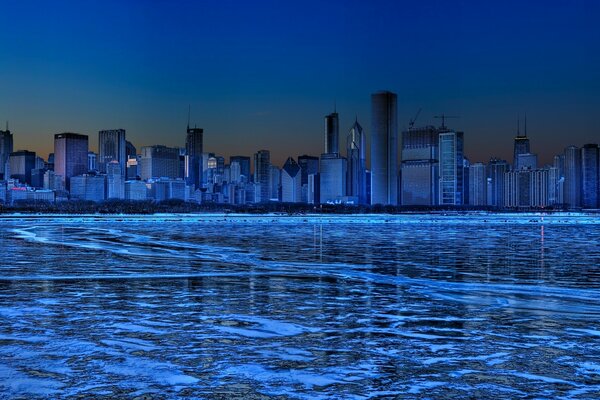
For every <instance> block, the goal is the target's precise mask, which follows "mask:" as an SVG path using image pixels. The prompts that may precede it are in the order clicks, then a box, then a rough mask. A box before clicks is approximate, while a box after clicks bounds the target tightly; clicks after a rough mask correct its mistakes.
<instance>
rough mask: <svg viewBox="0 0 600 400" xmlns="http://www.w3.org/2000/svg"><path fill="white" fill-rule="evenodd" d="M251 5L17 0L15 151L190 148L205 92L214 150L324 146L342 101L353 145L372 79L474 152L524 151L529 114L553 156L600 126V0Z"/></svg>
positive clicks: (12, 90)
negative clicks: (77, 138) (107, 139)
mask: <svg viewBox="0 0 600 400" xmlns="http://www.w3.org/2000/svg"><path fill="white" fill-rule="evenodd" d="M541 5H543V7H541ZM248 7H249V6H246V5H239V4H235V5H233V4H223V5H221V4H217V3H210V2H207V3H202V4H199V3H179V4H178V5H176V6H172V5H169V6H160V5H159V6H150V5H146V4H144V3H143V2H129V3H127V4H118V3H103V4H98V5H92V4H82V5H78V6H77V7H75V6H74V5H73V3H70V2H58V3H56V4H53V5H52V7H50V6H48V5H45V4H44V3H39V4H29V5H23V4H10V5H7V6H6V7H5V9H3V11H5V17H6V18H5V23H4V24H3V25H2V27H0V45H2V48H3V65H2V66H0V79H1V80H2V82H3V90H2V93H1V95H0V121H3V122H4V121H5V120H8V121H10V129H11V131H12V132H13V133H14V134H15V150H20V149H28V150H32V151H35V152H36V153H38V154H40V155H42V156H44V157H46V156H47V153H49V152H51V151H52V136H53V135H54V134H57V133H61V132H78V133H82V134H86V135H90V136H91V135H95V134H96V133H97V132H98V131H100V130H105V129H117V128H122V129H125V130H126V131H127V133H128V138H129V140H131V141H132V142H133V143H134V144H135V145H136V146H137V147H138V148H140V147H142V146H149V145H154V144H165V145H167V146H177V147H183V146H184V144H185V143H184V140H185V139H184V138H182V135H181V132H182V131H183V130H184V129H185V126H186V122H187V115H188V105H191V110H192V112H191V114H192V117H191V126H198V127H199V128H202V129H204V132H205V143H204V147H205V148H206V149H210V151H214V152H215V153H218V154H222V155H223V156H225V157H226V158H227V157H229V156H231V155H237V154H247V155H251V154H253V153H254V152H255V151H257V150H258V149H261V148H269V149H270V150H271V153H272V160H273V162H274V163H276V164H277V165H283V163H284V162H285V160H286V159H287V157H288V156H290V155H299V154H313V155H318V154H320V153H321V152H322V141H323V138H322V134H321V132H322V123H323V122H322V121H323V120H322V118H323V115H326V114H328V113H331V112H333V111H334V110H335V111H337V112H338V113H339V122H340V124H339V129H340V131H341V132H342V137H341V138H340V143H339V147H340V149H342V148H344V147H345V139H346V133H347V132H348V130H349V129H350V128H351V126H352V124H353V123H354V121H355V117H356V116H357V117H358V121H359V122H360V124H361V125H362V126H363V127H364V128H365V134H366V135H367V137H368V138H370V136H371V132H370V127H371V121H370V99H369V94H370V93H372V92H375V91H377V90H382V89H387V90H390V91H392V92H394V93H397V94H398V130H399V132H398V135H399V136H400V133H401V131H402V130H403V129H405V128H406V127H407V126H408V124H409V121H410V120H411V119H412V118H413V117H414V116H415V114H416V113H417V111H418V110H419V109H421V108H422V109H423V111H422V112H421V114H420V117H419V119H418V120H417V122H416V125H417V126H426V125H429V124H433V122H437V121H435V120H434V119H433V116H434V115H439V114H441V113H447V114H449V115H458V116H460V117H461V118H460V119H458V120H453V121H452V124H451V126H452V127H453V128H455V129H457V130H460V131H463V132H465V135H466V136H467V137H468V140H466V141H465V154H466V155H467V156H468V157H469V158H470V159H471V161H473V162H477V161H487V160H488V159H489V157H490V156H495V157H498V158H502V159H507V160H511V159H512V157H511V152H512V146H511V141H512V137H513V136H514V135H515V133H516V132H515V131H516V120H517V117H518V116H519V115H520V116H521V118H523V117H524V115H525V113H527V116H528V125H529V132H528V135H529V136H530V137H531V139H532V142H533V143H535V145H534V146H533V148H532V152H535V153H537V154H538V155H539V161H540V163H542V164H543V163H549V162H551V161H552V156H553V155H554V154H556V153H558V152H560V151H561V150H562V149H563V148H564V147H565V146H566V145H568V144H574V145H582V144H584V143H590V142H595V141H597V140H596V139H595V138H596V137H597V135H598V133H597V129H596V128H595V124H594V121H593V118H594V110H596V109H598V107H600V96H599V94H598V93H600V90H599V89H600V87H599V85H600V76H599V74H600V68H599V66H600V56H599V55H598V53H597V51H596V45H595V44H596V43H597V42H598V41H599V39H600V28H599V27H598V26H597V24H595V22H594V20H593V16H594V15H598V8H599V7H600V6H599V5H598V4H597V3H592V2H576V3H574V4H569V5H564V4H562V5H561V4H549V3H547V2H544V3H539V4H536V3H528V4H525V5H522V4H519V5H518V7H517V4H516V3H510V2H509V3H503V4H487V5H481V4H477V3H471V2H464V3H460V4H453V3H449V4H446V3H445V2H442V3H435V2H433V3H426V4H422V5H421V4H412V3H404V2H393V3H392V2H375V3H372V4H371V3H370V4H361V3H351V2H343V3H342V2H339V3H336V2H332V3H329V4H325V5H323V4H318V5H317V4H316V3H303V5H302V7H298V6H296V5H293V4H276V3H270V2H259V3H256V4H253V6H252V15H253V17H254V18H253V19H252V20H247V19H246V18H245V16H246V15H247V14H248V12H250V11H249V9H248ZM540 7H541V8H543V10H544V11H543V12H540V11H539V9H540ZM54 19H60V20H65V21H68V22H69V23H67V24H58V25H57V24H54V23H51V22H50V21H51V20H54ZM357 20H360V23H356V22H357ZM449 26H451V27H453V28H452V29H448V27H449ZM107 27H110V29H109V28H107ZM2 125H4V123H3V124H2ZM434 125H436V126H437V125H438V124H437V123H436V124H434ZM566 137H568V138H569V140H570V141H571V143H565V141H564V138H566ZM293 138H301V139H302V140H297V141H294V140H290V139H293ZM95 145H96V144H95V141H93V142H92V146H91V148H92V150H94V151H97V149H95ZM366 145H367V153H366V154H367V158H370V153H371V152H370V146H371V142H370V140H367V143H366ZM368 162H369V163H370V161H368Z"/></svg>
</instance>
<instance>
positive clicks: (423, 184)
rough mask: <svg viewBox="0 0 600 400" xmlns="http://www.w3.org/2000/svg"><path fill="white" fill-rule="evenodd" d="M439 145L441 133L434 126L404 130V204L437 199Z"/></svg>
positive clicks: (432, 203)
mask: <svg viewBox="0 0 600 400" xmlns="http://www.w3.org/2000/svg"><path fill="white" fill-rule="evenodd" d="M438 146H439V134H438V130H437V129H436V128H435V127H433V126H425V127H423V128H410V129H408V130H406V131H404V132H402V152H401V157H400V158H401V160H402V162H401V166H402V181H401V185H400V187H401V191H400V196H401V204H402V205H409V206H414V205H422V206H433V205H436V204H437V203H438V194H437V193H438V185H439V182H438V180H439V179H438V157H439V156H438V153H439V151H438Z"/></svg>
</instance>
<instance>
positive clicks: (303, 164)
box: [298, 154, 319, 203]
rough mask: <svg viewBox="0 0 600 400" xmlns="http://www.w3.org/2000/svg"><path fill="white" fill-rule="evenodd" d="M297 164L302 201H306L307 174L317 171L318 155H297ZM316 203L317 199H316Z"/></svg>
mask: <svg viewBox="0 0 600 400" xmlns="http://www.w3.org/2000/svg"><path fill="white" fill-rule="evenodd" d="M298 165H299V166H300V176H301V185H302V202H303V203H307V202H308V192H309V185H308V176H309V175H315V174H318V173H319V157H314V156H309V155H306V154H304V155H301V156H299V157H298ZM317 203H318V199H317Z"/></svg>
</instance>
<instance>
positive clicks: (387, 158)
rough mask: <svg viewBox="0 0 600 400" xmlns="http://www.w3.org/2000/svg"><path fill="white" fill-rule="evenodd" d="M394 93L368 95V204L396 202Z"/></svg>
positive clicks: (396, 162)
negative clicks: (369, 156) (369, 164)
mask: <svg viewBox="0 0 600 400" xmlns="http://www.w3.org/2000/svg"><path fill="white" fill-rule="evenodd" d="M397 108H398V106H397V95H396V94H395V93H391V92H387V91H384V92H378V93H374V94H372V95H371V137H372V143H371V204H390V205H396V204H398V122H397V121H398V109H397Z"/></svg>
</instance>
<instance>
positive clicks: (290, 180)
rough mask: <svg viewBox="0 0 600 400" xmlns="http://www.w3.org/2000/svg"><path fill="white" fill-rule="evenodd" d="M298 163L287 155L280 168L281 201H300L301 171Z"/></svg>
mask: <svg viewBox="0 0 600 400" xmlns="http://www.w3.org/2000/svg"><path fill="white" fill-rule="evenodd" d="M301 172H302V171H301V169H300V166H299V165H298V163H297V162H296V161H295V160H294V159H293V158H292V157H289V158H288V159H287V160H286V162H285V164H284V165H283V168H282V169H281V201H282V202H285V203H299V202H300V201H302V180H301V178H302V173H301Z"/></svg>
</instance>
